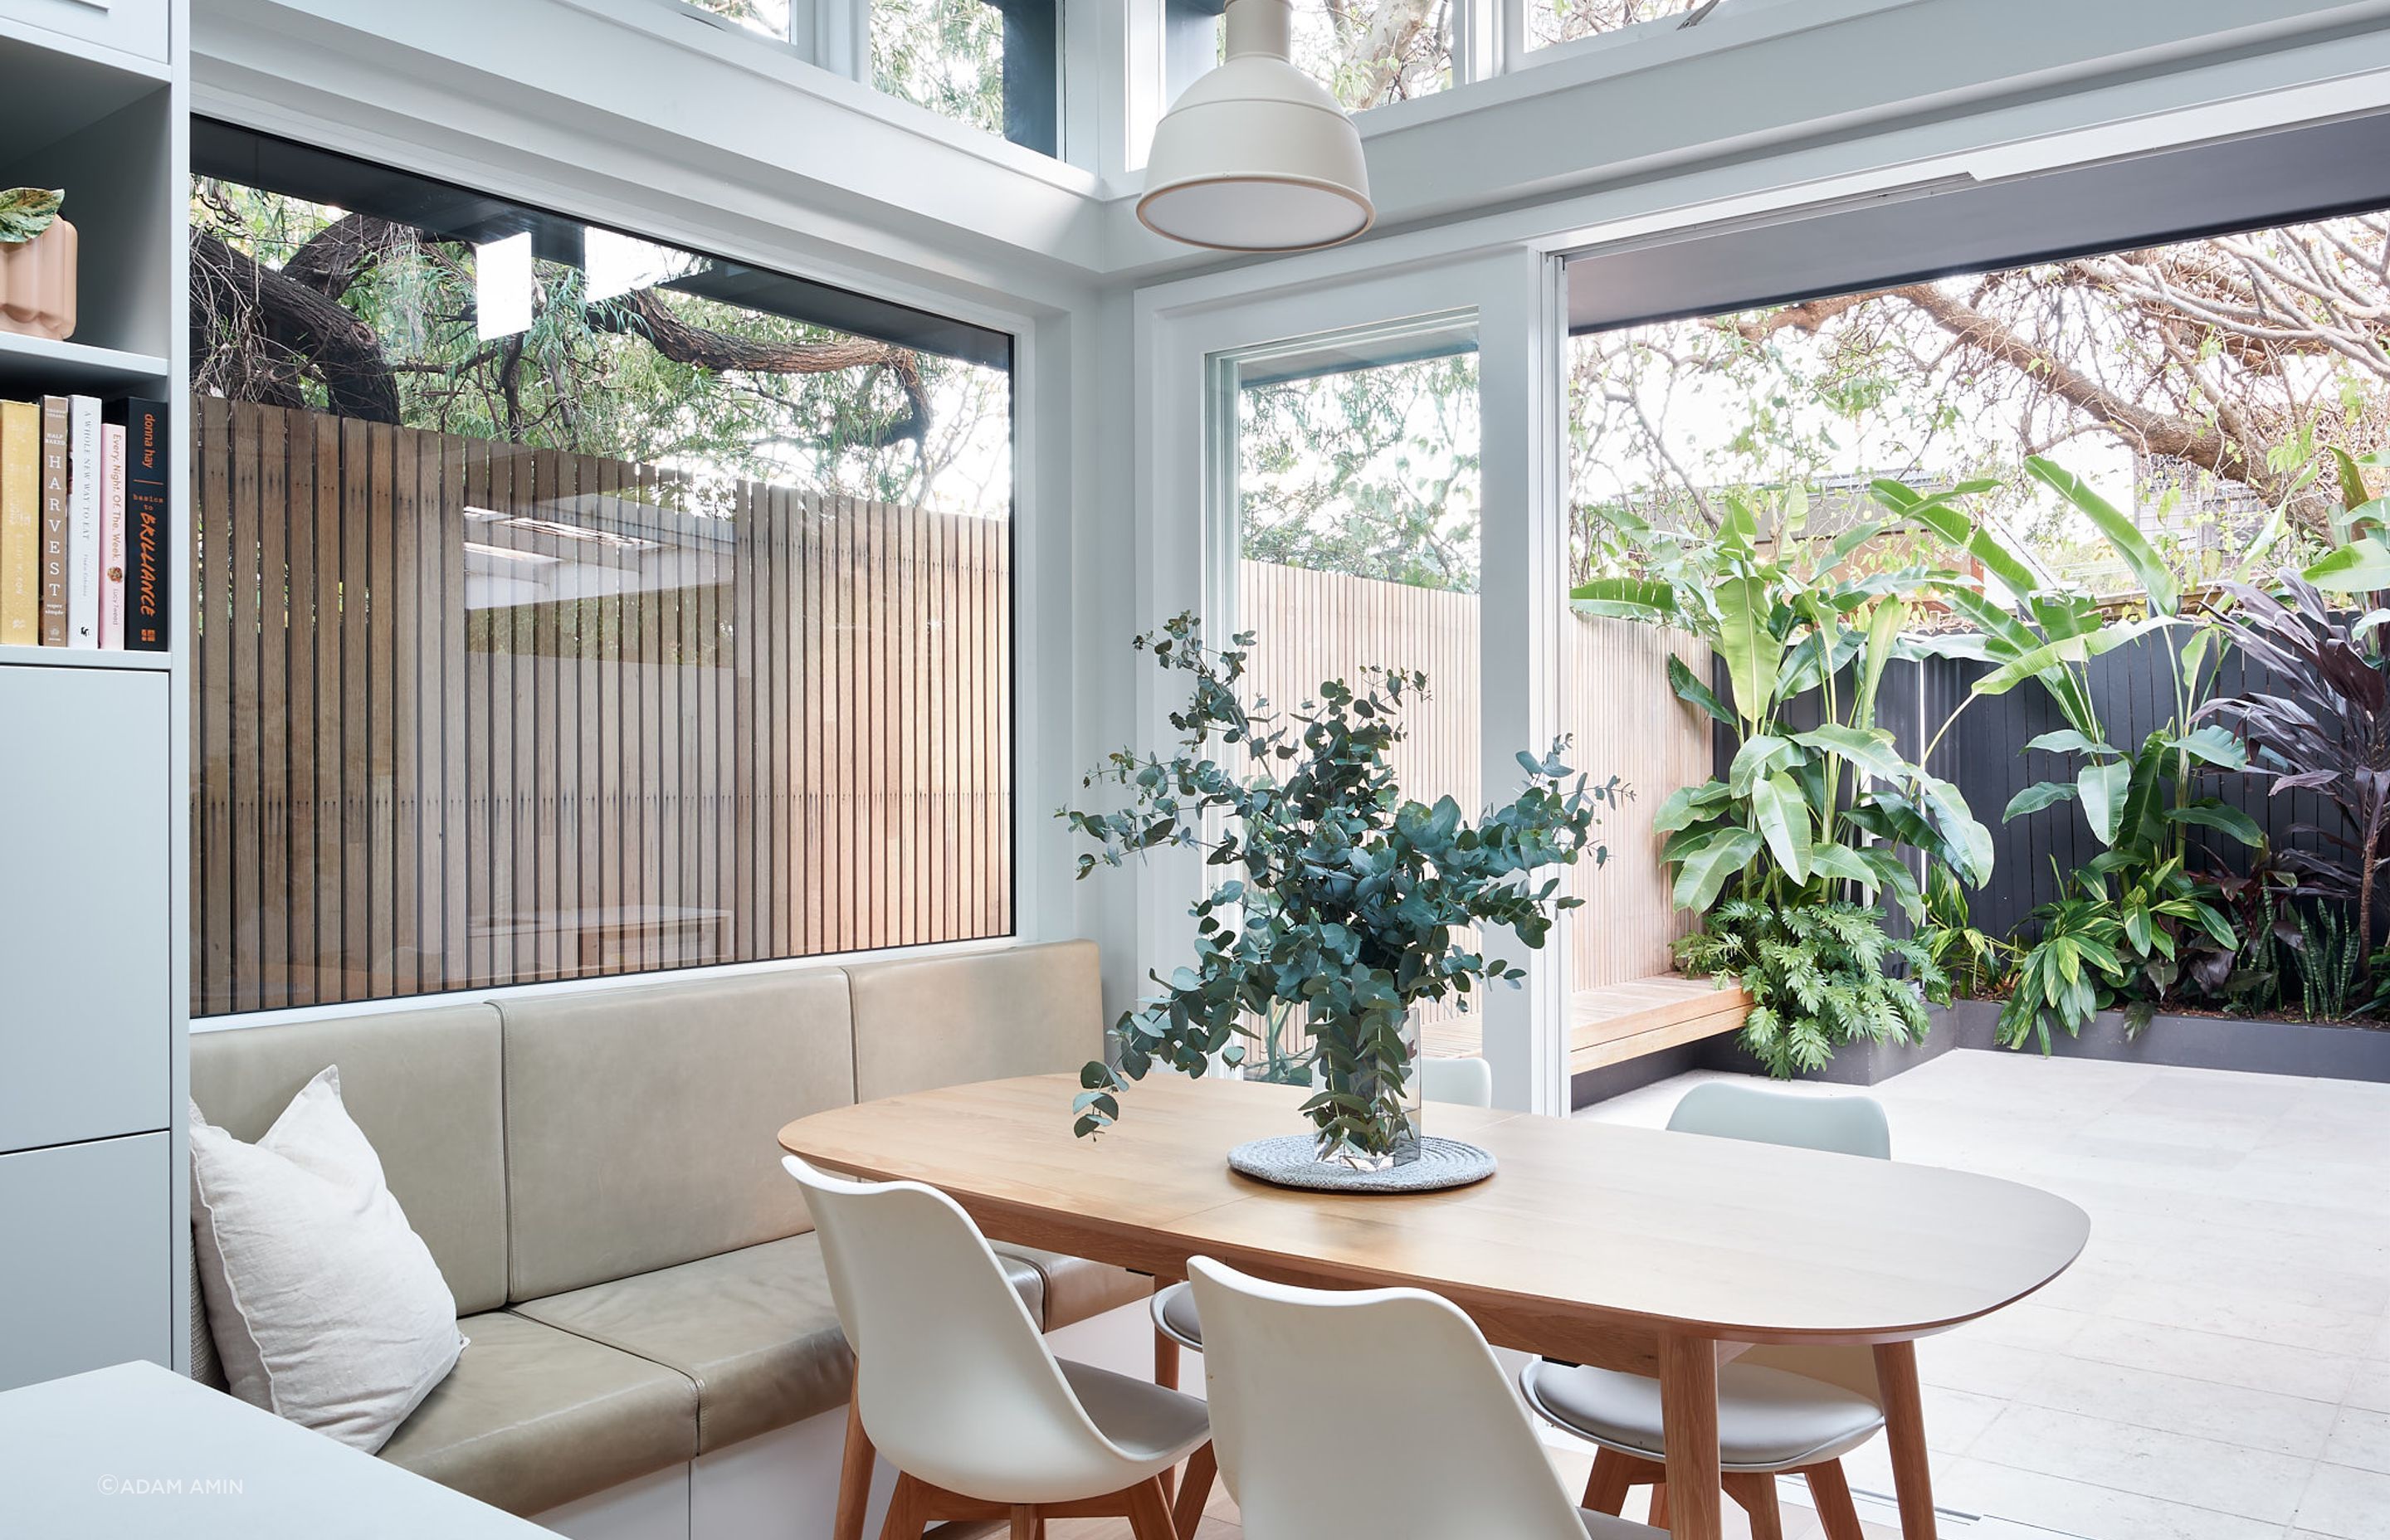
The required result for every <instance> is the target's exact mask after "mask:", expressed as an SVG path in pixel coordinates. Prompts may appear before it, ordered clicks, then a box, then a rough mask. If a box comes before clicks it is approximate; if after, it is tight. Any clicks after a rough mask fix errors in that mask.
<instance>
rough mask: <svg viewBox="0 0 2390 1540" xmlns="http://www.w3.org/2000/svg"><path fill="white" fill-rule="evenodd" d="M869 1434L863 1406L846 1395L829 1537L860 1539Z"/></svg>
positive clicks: (867, 1493) (867, 1501)
mask: <svg viewBox="0 0 2390 1540" xmlns="http://www.w3.org/2000/svg"><path fill="white" fill-rule="evenodd" d="M874 1457H875V1456H874V1451H873V1449H872V1447H871V1435H870V1434H869V1433H867V1432H865V1431H863V1405H862V1403H861V1402H860V1401H859V1400H858V1399H857V1398H856V1397H855V1396H854V1395H853V1394H852V1393H850V1394H849V1395H848V1396H847V1398H846V1453H845V1455H844V1456H843V1457H842V1458H841V1459H840V1461H839V1466H838V1517H837V1519H836V1520H835V1521H832V1523H831V1525H830V1532H829V1533H830V1540H863V1515H864V1510H865V1509H866V1508H869V1507H870V1506H871V1467H872V1462H873V1459H874Z"/></svg>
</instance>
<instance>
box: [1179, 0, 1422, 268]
mask: <svg viewBox="0 0 2390 1540" xmlns="http://www.w3.org/2000/svg"><path fill="white" fill-rule="evenodd" d="M1293 26H1294V19H1293V16H1292V14H1291V12H1290V11H1289V9H1288V6H1287V0H1228V57H1227V60H1226V61H1225V62H1223V63H1222V64H1221V66H1220V67H1219V68H1218V69H1216V70H1214V71H1212V72H1211V73H1210V74H1208V75H1205V76H1204V77H1203V78H1202V79H1201V80H1199V81H1197V82H1196V83H1194V84H1192V85H1190V86H1189V87H1188V88H1187V92H1186V94H1185V95H1184V96H1180V97H1179V98H1178V101H1177V103H1176V105H1175V106H1173V107H1172V108H1171V109H1170V111H1169V114H1168V115H1167V116H1165V117H1164V118H1163V120H1162V122H1161V123H1160V124H1158V125H1157V126H1156V127H1155V129H1154V131H1153V148H1152V151H1151V152H1150V154H1149V155H1148V156H1147V158H1146V166H1145V187H1146V190H1145V196H1144V197H1143V198H1141V199H1137V218H1138V219H1140V220H1142V221H1143V222H1144V223H1145V225H1146V227H1147V228H1148V229H1150V230H1152V231H1153V232H1154V233H1155V234H1157V235H1163V236H1167V237H1170V238H1171V239H1172V240H1178V241H1184V242H1186V243H1187V244H1188V245H1189V246H1208V247H1211V248H1213V249H1214V250H1222V251H1304V250H1311V249H1312V248H1314V247H1320V246H1334V245H1337V244H1338V243H1340V242H1343V241H1347V240H1351V239H1352V238H1353V237H1356V236H1357V235H1359V234H1361V232H1363V231H1364V230H1367V229H1368V227H1369V225H1370V223H1371V222H1372V221H1374V220H1375V219H1376V218H1377V217H1378V214H1377V210H1376V209H1375V208H1374V207H1372V206H1371V204H1370V202H1369V172H1368V167H1367V166H1366V165H1365V164H1364V163H1363V162H1362V159H1361V135H1360V134H1359V133H1358V132H1357V131H1356V129H1355V128H1354V127H1353V120H1352V119H1350V118H1348V117H1346V116H1345V115H1344V112H1343V109H1342V108H1340V107H1338V106H1337V105H1336V98H1335V97H1333V96H1330V95H1329V94H1328V88H1327V87H1326V86H1324V85H1321V84H1320V83H1318V82H1317V81H1316V80H1314V79H1312V78H1311V77H1310V76H1309V75H1307V74H1304V72H1303V71H1301V70H1298V69H1296V68H1295V66H1294V63H1293V61H1292V59H1291V58H1290V46H1291V36H1292V32H1293Z"/></svg>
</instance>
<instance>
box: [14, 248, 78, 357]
mask: <svg viewBox="0 0 2390 1540" xmlns="http://www.w3.org/2000/svg"><path fill="white" fill-rule="evenodd" d="M74 328H75V228H74V226H73V225H70V224H68V223H67V222H66V221H65V220H63V219H61V220H59V221H58V222H57V223H55V224H53V225H51V226H50V227H49V228H48V229H46V230H45V231H43V232H42V233H41V234H40V235H38V236H35V237H33V238H32V239H31V240H28V241H23V242H19V243H17V244H13V245H12V244H9V243H7V242H5V241H0V331H13V332H16V333H18V334H19V336H24V337H46V338H48V339H49V340H51V341H53V342H63V341H65V340H67V339H68V338H69V337H71V336H72V335H73V334H74Z"/></svg>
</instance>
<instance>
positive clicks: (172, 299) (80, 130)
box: [0, 0, 191, 1388]
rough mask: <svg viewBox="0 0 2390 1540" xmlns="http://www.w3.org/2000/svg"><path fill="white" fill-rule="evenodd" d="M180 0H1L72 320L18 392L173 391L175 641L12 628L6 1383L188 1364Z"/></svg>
mask: <svg viewBox="0 0 2390 1540" xmlns="http://www.w3.org/2000/svg"><path fill="white" fill-rule="evenodd" d="M188 40H189V13H188V8H187V0H0V80H5V81H6V83H7V84H6V89H0V187H6V186H20V185H38V186H50V187H63V188H65V189H66V193H67V200H66V206H65V211H64V212H65V214H66V217H67V218H69V219H70V220H71V221H73V222H74V225H75V227H76V229H77V231H78V233H79V235H80V251H81V262H80V273H79V276H78V286H77V287H78V289H79V295H78V301H79V303H78V311H79V316H78V324H77V327H76V330H75V333H74V336H73V337H72V338H71V340H67V341H64V342H53V341H49V340H45V339H39V338H30V337H19V336H14V335H9V334H0V396H6V397H10V398H14V399H20V400H21V399H25V398H27V397H32V396H38V395H43V394H63V393H68V392H82V393H85V394H92V395H99V396H103V397H107V396H122V395H136V396H143V397H148V398H151V399H155V400H160V401H163V402H165V403H167V404H168V409H169V412H170V413H171V428H172V433H171V435H170V444H169V469H168V473H169V478H170V480H169V485H170V487H171V488H172V489H173V513H172V521H171V525H170V530H169V534H170V539H169V548H168V584H169V591H168V597H169V602H170V613H169V622H170V627H171V638H172V648H171V650H169V651H167V652H164V653H126V652H88V651H78V650H74V649H71V648H27V647H0V1255H5V1256H6V1258H7V1259H8V1261H7V1264H6V1265H5V1266H0V1321H6V1322H7V1323H8V1326H9V1329H8V1330H6V1331H5V1332H0V1388H6V1387H8V1386H12V1385H17V1384H22V1383H26V1382H28V1381H31V1380H45V1379H49V1378H51V1377H54V1376H57V1375H60V1374H70V1373H74V1372H77V1371H79V1370H83V1369H88V1368H94V1367H98V1366H100V1365H103V1364H110V1363H116V1362H121V1361H122V1360H124V1359H127V1358H150V1359H154V1360H156V1361H157V1362H160V1363H162V1364H166V1365H169V1366H171V1367H174V1368H178V1369H187V1368H188V1367H189V1363H188V1356H189V1333H188V1331H187V1330H186V1328H185V1325H184V1323H185V1322H186V1320H187V1319H188V1309H189V1305H188V1300H187V1295H186V1290H187V1288H188V1277H189V1257H188V1251H189V1235H190V1218H189V1201H188V1190H189V1187H188V1184H189V1178H188V1174H187V1166H186V1144H185V1132H186V1131H185V1129H184V1126H183V1106H184V1097H185V1092H184V1085H185V1075H186V1054H185V1041H186V1032H187V1011H188V1000H189V986H188V978H189V972H188V969H189V946H188V940H187V938H188V934H189V914H188V903H189V893H190V877H189V870H190V867H189V855H188V851H189V838H190V831H189V827H188V825H189V796H188V787H189V784H190V780H189V776H190V771H189V763H188V759H189V751H188V744H189V731H188V719H189V711H188V695H189V683H190V674H189V666H190V665H189V659H190V640H189V638H190V628H191V616H190V606H189V592H190V579H191V571H190V559H189V551H190V541H191V527H190V522H189V520H190V518H191V509H190V507H189V498H188V496H187V490H186V489H187V488H188V485H189V469H188V453H187V445H188V443H189V431H190V430H189V423H190V404H189V400H188V397H187V392H186V384H185V381H186V379H187V374H188V358H187V353H188V314H189V312H188V303H189V302H188V297H187V293H186V262H187V253H186V239H187V237H186V228H185V225H186V214H187V211H188V206H189V185H188V173H187V167H188V164H189V127H188V123H189V117H188V109H189V81H190V70H189V62H188V60H189V52H188Z"/></svg>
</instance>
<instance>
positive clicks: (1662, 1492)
mask: <svg viewBox="0 0 2390 1540" xmlns="http://www.w3.org/2000/svg"><path fill="white" fill-rule="evenodd" d="M1651 1527H1652V1528H1653V1529H1666V1528H1667V1527H1668V1483H1667V1482H1652V1483H1651Z"/></svg>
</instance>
